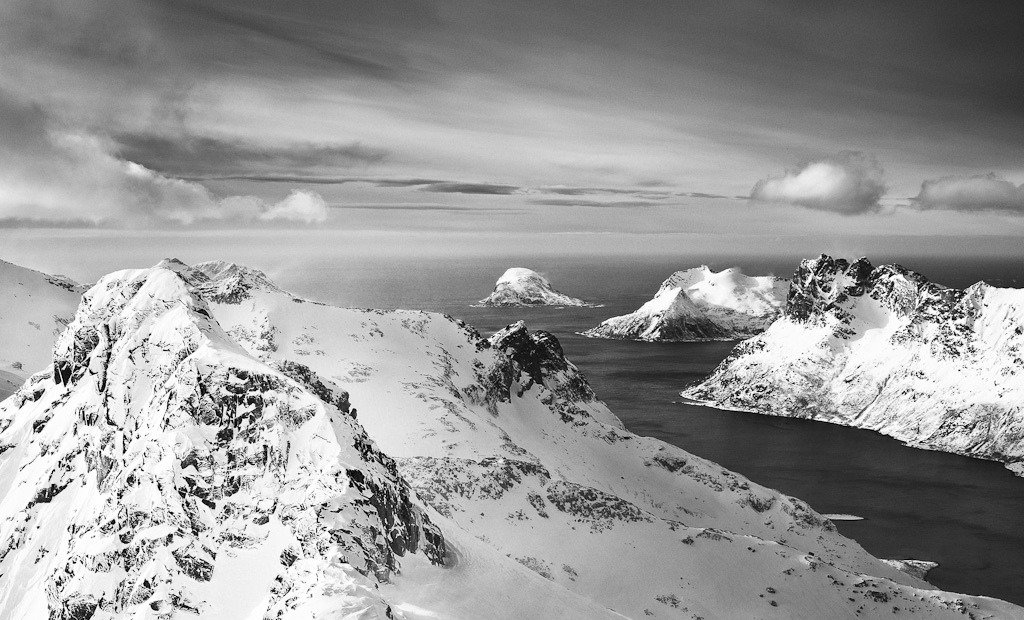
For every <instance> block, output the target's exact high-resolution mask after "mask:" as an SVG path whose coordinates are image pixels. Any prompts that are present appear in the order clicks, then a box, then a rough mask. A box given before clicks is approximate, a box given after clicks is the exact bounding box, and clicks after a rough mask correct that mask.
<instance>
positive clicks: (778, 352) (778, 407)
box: [683, 255, 1024, 472]
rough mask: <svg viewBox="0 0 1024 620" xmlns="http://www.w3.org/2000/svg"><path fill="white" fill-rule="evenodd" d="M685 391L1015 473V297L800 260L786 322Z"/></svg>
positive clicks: (1019, 365)
mask: <svg viewBox="0 0 1024 620" xmlns="http://www.w3.org/2000/svg"><path fill="white" fill-rule="evenodd" d="M683 395H684V396H687V397H689V398H694V399H696V400H701V401H706V402H708V403H711V404H715V405H718V406H726V407H734V408H741V409H749V410H753V411H758V412H761V413H768V414H773V415H786V416H795V417H807V418H815V419H819V420H825V421H828V422H835V423H839V424H847V425H851V426H859V427H863V428H870V429H873V430H877V431H880V432H882V433H885V434H888V435H892V436H893V437H896V438H897V439H900V440H902V441H905V442H907V443H908V444H910V445H913V446H916V447H920V448H929V449H935V450H945V451H949V452H956V453H959V454H965V455H969V456H977V457H981V458H987V459H994V460H999V461H1002V462H1004V463H1006V464H1007V465H1008V466H1009V467H1010V468H1011V469H1014V470H1015V471H1017V472H1020V471H1021V463H1022V462H1024V291H1021V290H1018V289H1000V288H995V287H992V286H989V285H987V284H985V283H984V282H979V283H977V284H975V285H973V286H971V287H969V288H967V289H965V290H958V289H952V288H947V287H944V286H941V285H938V284H935V283H933V282H929V281H928V279H927V278H925V277H924V276H923V275H921V274H919V273H916V272H913V271H910V270H908V269H905V268H903V267H901V266H899V265H885V266H881V267H877V268H873V267H872V266H871V263H869V262H868V261H867V259H863V258H862V259H859V260H857V261H854V262H853V263H850V262H848V261H846V260H842V259H833V258H831V257H829V256H825V255H822V256H820V257H819V258H816V259H812V260H805V261H803V262H802V263H801V264H800V267H799V269H798V270H797V272H796V274H795V275H794V276H793V281H792V284H791V287H790V294H789V299H788V302H787V306H786V312H785V317H784V318H783V319H781V320H779V321H777V322H776V323H775V324H773V325H772V326H771V327H770V328H769V329H768V330H767V331H765V332H764V333H763V334H761V335H760V336H757V337H755V338H752V339H750V340H748V341H746V342H743V343H741V344H740V345H739V346H737V347H736V349H735V350H734V351H733V353H732V354H731V355H730V356H729V358H728V359H726V360H725V361H724V362H723V363H722V365H721V366H719V367H718V368H717V369H716V370H715V372H714V373H713V374H712V375H711V376H710V377H709V378H708V379H707V380H706V381H704V382H703V383H701V384H700V385H697V386H694V387H692V388H689V389H687V390H686V391H685V392H683Z"/></svg>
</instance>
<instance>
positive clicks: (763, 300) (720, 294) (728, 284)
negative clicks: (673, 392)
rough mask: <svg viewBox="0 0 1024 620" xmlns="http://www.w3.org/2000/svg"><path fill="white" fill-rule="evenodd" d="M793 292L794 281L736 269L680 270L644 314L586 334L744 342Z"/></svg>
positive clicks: (610, 322)
mask: <svg viewBox="0 0 1024 620" xmlns="http://www.w3.org/2000/svg"><path fill="white" fill-rule="evenodd" d="M787 289H788V283H786V282H784V281H780V280H779V279H777V278H775V277H772V276H760V277H750V276H746V275H743V273H741V272H740V271H739V270H738V269H736V268H731V269H725V270H723V271H720V272H717V273H716V272H713V271H711V269H709V268H708V267H707V266H706V265H704V266H701V267H697V268H694V269H687V270H685V271H677V272H676V273H674V274H672V275H671V276H670V277H669V278H668V279H667V280H665V281H664V282H663V283H662V285H661V288H659V289H658V292H657V294H656V295H655V296H654V299H652V300H651V301H649V302H647V303H645V304H644V305H643V306H641V307H640V308H639V309H638V310H636V311H635V312H632V313H630V314H625V315H622V316H616V317H612V318H610V319H608V320H606V321H604V322H603V323H601V324H600V325H598V326H597V327H594V328H592V329H589V330H587V331H585V332H583V335H584V336H590V337H592V338H622V339H628V340H645V341H657V342H693V341H701V340H742V339H743V338H749V337H750V336H752V335H754V334H758V333H760V332H762V331H764V329H765V328H766V327H768V325H770V324H771V323H772V321H774V320H775V319H776V318H778V317H779V315H780V314H781V313H782V309H783V307H784V305H785V298H786V291H787Z"/></svg>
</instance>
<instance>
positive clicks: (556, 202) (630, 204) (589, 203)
mask: <svg viewBox="0 0 1024 620" xmlns="http://www.w3.org/2000/svg"><path fill="white" fill-rule="evenodd" d="M530 204H535V205H543V206H547V207H598V208H613V209H632V208H637V207H659V206H665V204H666V203H664V202H657V201H654V200H607V201H602V200H578V199H573V198H543V199H539V200H531V201H530Z"/></svg>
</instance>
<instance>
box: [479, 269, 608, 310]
mask: <svg viewBox="0 0 1024 620" xmlns="http://www.w3.org/2000/svg"><path fill="white" fill-rule="evenodd" d="M478 305H481V306H592V305H593V304H590V303H588V302H586V301H583V300H582V299H576V298H575V297H569V296H568V295H566V294H564V293H560V292H558V291H556V290H555V289H554V287H553V286H551V282H549V281H548V279H547V278H545V277H544V276H542V275H540V274H539V273H537V272H536V271H533V270H532V269H526V268H524V267H512V268H510V269H508V270H506V271H505V273H503V274H502V275H501V277H500V278H498V281H497V282H496V283H495V284H494V291H493V292H492V293H491V294H490V295H488V296H487V297H486V298H484V299H481V300H480V301H479V302H478Z"/></svg>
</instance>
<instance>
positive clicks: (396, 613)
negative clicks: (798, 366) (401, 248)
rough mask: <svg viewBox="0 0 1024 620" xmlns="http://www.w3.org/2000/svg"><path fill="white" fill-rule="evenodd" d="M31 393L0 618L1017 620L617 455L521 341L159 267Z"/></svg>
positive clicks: (683, 455)
mask: <svg viewBox="0 0 1024 620" xmlns="http://www.w3.org/2000/svg"><path fill="white" fill-rule="evenodd" d="M0 295H5V296H6V295H8V292H7V291H0ZM40 370H41V372H39V373H37V374H36V375H34V376H32V377H31V378H30V379H29V380H28V381H27V382H26V383H25V384H24V385H23V386H22V388H21V389H19V390H18V391H17V392H16V393H15V394H13V395H12V396H11V397H9V398H8V399H6V400H4V401H3V402H2V403H0V617H3V618H36V617H47V615H48V614H49V615H50V617H59V618H88V617H94V618H157V617H161V618H165V617H181V618H189V617H197V616H198V617H203V618H224V617H229V618H230V617H235V618H264V617H273V618H385V617H396V618H410V619H412V618H621V617H631V618H646V617H656V618H657V617H662V618H696V617H703V618H755V617H756V618H825V617H827V618H858V617H859V618H863V617H882V616H886V617H888V616H890V615H892V614H893V613H894V612H893V608H894V607H898V608H899V613H900V614H905V615H909V616H916V617H921V618H946V617H949V618H961V617H963V616H964V614H965V613H970V614H973V615H974V616H975V617H978V618H995V617H1000V618H1010V617H1024V609H1021V608H1019V607H1016V606H1013V605H1010V604H1008V603H1004V602H1002V601H998V600H995V599H991V598H985V597H974V596H967V595H961V594H953V593H948V592H941V591H938V590H935V589H934V588H932V587H931V586H929V585H928V584H927V583H926V582H924V581H922V580H921V579H918V578H916V577H914V576H912V575H908V574H907V573H905V572H903V571H901V570H898V569H897V568H896V567H894V566H892V565H890V564H888V563H886V562H885V561H883V560H880V559H877V558H875V557H872V556H871V555H870V554H868V553H867V552H866V551H864V549H862V548H861V547H860V546H859V545H858V544H857V543H856V542H854V541H852V540H850V539H847V538H845V537H843V536H841V535H840V534H839V533H838V532H837V531H836V530H835V527H834V525H833V524H832V523H831V522H830V521H828V520H827V519H825V518H824V517H822V516H821V515H819V514H817V513H816V512H814V511H813V510H812V509H811V508H809V507H808V506H807V505H806V504H805V503H803V502H801V501H800V500H797V499H795V498H791V497H787V496H784V495H781V494H779V493H777V492H775V491H772V490H770V489H766V488H764V487H761V486H759V485H757V484H755V483H753V482H751V481H749V480H747V479H746V478H744V477H742V476H740V475H738V474H734V473H732V472H729V471H726V470H723V469H722V468H721V467H720V466H718V465H715V464H714V463H710V462H708V461H706V460H704V459H701V458H699V457H696V456H694V455H691V454H689V453H687V452H685V451H683V450H680V449H678V448H675V447H673V446H670V445H668V444H665V443H663V442H661V441H657V440H654V439H651V438H645V437H639V436H637V435H634V434H632V433H630V432H628V431H627V430H625V429H624V428H623V426H622V424H621V422H619V420H618V419H617V418H616V417H615V416H614V415H613V414H612V413H611V412H610V411H609V410H608V408H607V407H606V406H605V405H604V404H603V403H601V402H600V401H599V400H597V398H596V396H595V395H594V393H593V391H592V390H591V389H590V387H589V386H588V385H587V384H586V381H585V380H584V378H583V377H582V376H581V375H580V373H579V372H578V370H577V369H576V368H575V366H573V365H572V364H571V362H568V361H567V360H565V358H564V357H563V356H562V354H561V348H560V347H559V345H558V343H557V340H555V339H554V338H553V337H551V336H550V335H548V334H545V333H543V332H536V333H530V332H529V331H527V330H526V328H525V326H524V325H522V324H521V323H519V324H515V325H512V326H510V327H509V328H507V329H506V330H503V331H502V332H499V333H498V334H496V335H495V336H493V337H491V338H490V339H485V338H482V337H481V336H480V335H479V334H477V333H476V332H475V331H474V330H473V329H472V328H470V327H468V326H466V325H464V324H462V323H461V322H459V321H456V320H454V319H452V318H450V317H447V316H444V315H440V314H433V313H424V312H415V311H375V310H355V309H346V308H336V307H331V306H326V305H323V304H319V303H316V302H312V301H309V300H304V299H299V298H295V297H293V296H291V295H289V294H288V293H286V292H284V291H282V290H281V289H279V288H278V287H276V286H274V285H273V284H272V283H270V281H269V280H268V279H266V276H264V275H263V274H262V273H260V272H258V271H255V270H251V269H247V268H244V267H238V266H228V265H220V266H213V265H211V264H201V265H196V266H194V267H189V266H186V265H184V264H182V263H180V262H178V261H165V262H163V263H161V264H160V265H159V266H157V267H154V268H151V269H142V270H128V271H122V272H117V273H114V274H111V275H109V276H106V277H105V278H103V279H101V280H100V281H99V282H98V283H97V284H96V286H94V287H93V288H92V289H90V291H89V292H88V293H87V294H86V295H85V297H84V300H83V302H82V305H81V307H80V308H79V309H78V312H77V314H76V316H75V319H74V321H73V322H72V323H71V324H70V325H69V326H68V328H67V330H66V331H65V332H64V333H63V334H62V336H61V337H60V338H59V340H58V342H57V345H56V346H55V350H54V356H53V359H52V360H51V361H50V362H49V363H48V364H47V365H46V366H44V367H43V368H41V369H40ZM353 406H354V407H353ZM773 602H774V603H775V604H774V605H773V604H772V603H773Z"/></svg>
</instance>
